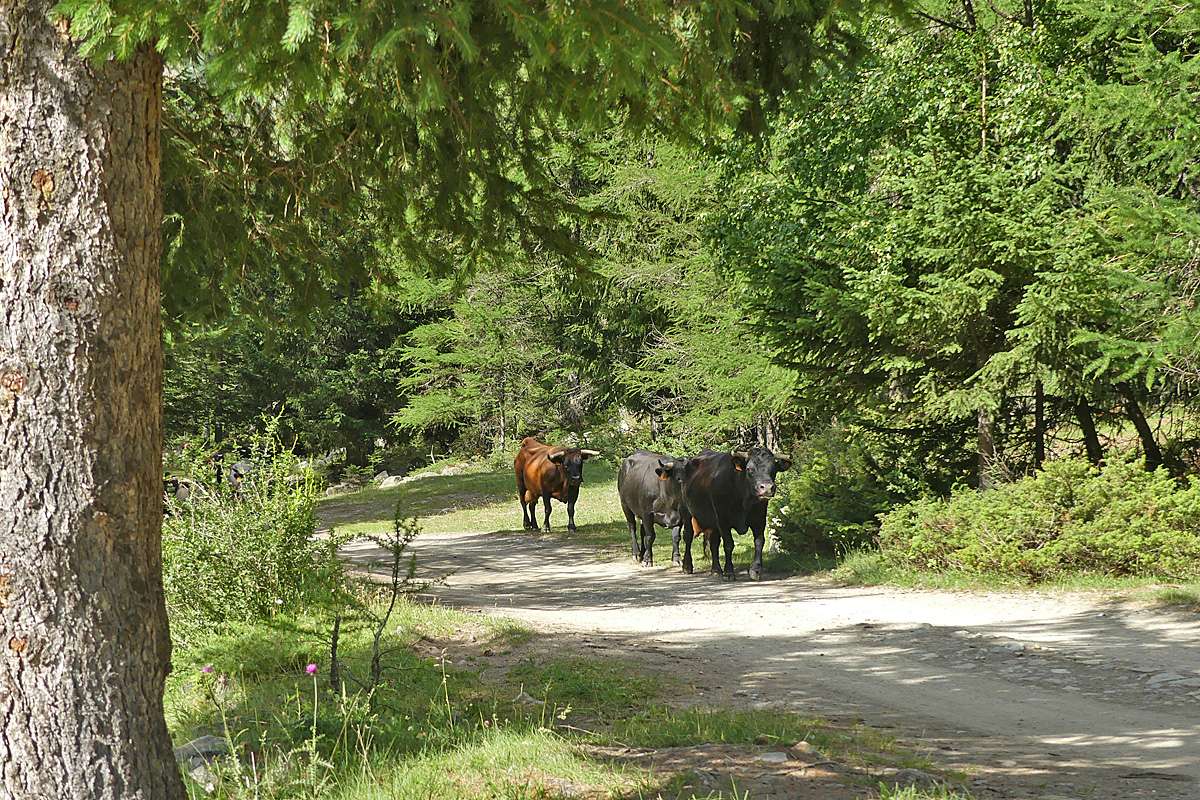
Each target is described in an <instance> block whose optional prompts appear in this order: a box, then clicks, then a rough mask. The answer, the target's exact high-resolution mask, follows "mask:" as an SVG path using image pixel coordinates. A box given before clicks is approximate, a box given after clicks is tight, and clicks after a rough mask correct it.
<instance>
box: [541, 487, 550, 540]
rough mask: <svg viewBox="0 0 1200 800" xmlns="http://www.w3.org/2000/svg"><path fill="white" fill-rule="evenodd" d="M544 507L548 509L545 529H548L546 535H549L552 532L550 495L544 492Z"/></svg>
mask: <svg viewBox="0 0 1200 800" xmlns="http://www.w3.org/2000/svg"><path fill="white" fill-rule="evenodd" d="M542 505H543V506H544V507H545V509H546V522H545V526H544V527H545V529H546V533H549V532H550V493H549V492H542Z"/></svg>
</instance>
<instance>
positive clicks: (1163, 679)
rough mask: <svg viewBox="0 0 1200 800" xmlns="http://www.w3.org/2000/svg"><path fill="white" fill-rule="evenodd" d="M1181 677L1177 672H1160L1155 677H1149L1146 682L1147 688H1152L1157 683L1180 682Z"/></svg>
mask: <svg viewBox="0 0 1200 800" xmlns="http://www.w3.org/2000/svg"><path fill="white" fill-rule="evenodd" d="M1181 680H1183V676H1182V675H1180V674H1179V673H1178V672H1160V673H1158V674H1157V675H1151V676H1150V680H1148V681H1146V685H1147V686H1154V685H1155V684H1159V683H1167V682H1169V681H1181Z"/></svg>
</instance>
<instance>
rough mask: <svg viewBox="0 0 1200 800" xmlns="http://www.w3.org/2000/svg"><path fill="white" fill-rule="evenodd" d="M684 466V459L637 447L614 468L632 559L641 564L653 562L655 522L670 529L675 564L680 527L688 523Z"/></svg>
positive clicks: (651, 563) (650, 564)
mask: <svg viewBox="0 0 1200 800" xmlns="http://www.w3.org/2000/svg"><path fill="white" fill-rule="evenodd" d="M686 468H687V460H686V459H682V458H675V457H674V456H667V455H663V454H662V453H652V452H650V451H648V450H638V451H636V452H634V453H633V454H632V455H630V456H628V457H626V458H625V460H624V461H622V462H621V469H620V470H618V471H617V495H618V497H620V499H621V511H623V512H624V513H625V521H626V523H628V525H629V537H630V538H631V539H632V540H633V560H634V561H637V562H638V563H640V564H642V565H643V566H646V567H650V566H653V565H654V525H655V523H657V524H659V525H662V526H663V527H664V528H670V529H671V541H672V543H673V545H674V546H673V547H672V548H671V562H672V563H675V564H677V563H679V533H680V527H681V526H682V525H684V524H691V523H690V522H687V517H688V515H687V508H686V507H685V506H684V504H683V487H682V486H681V484H680V478H681V477H682V476H683V473H684V470H685V469H686ZM639 522H640V523H641V528H642V531H641V536H640V537H639V536H638V523H639Z"/></svg>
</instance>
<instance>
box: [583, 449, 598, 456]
mask: <svg viewBox="0 0 1200 800" xmlns="http://www.w3.org/2000/svg"><path fill="white" fill-rule="evenodd" d="M579 452H580V454H581V455H585V456H598V455H600V451H599V450H580V451H579Z"/></svg>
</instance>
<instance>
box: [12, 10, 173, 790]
mask: <svg viewBox="0 0 1200 800" xmlns="http://www.w3.org/2000/svg"><path fill="white" fill-rule="evenodd" d="M51 5H52V3H50V2H47V1H46V0H32V2H19V3H16V4H15V5H13V4H8V5H6V6H5V7H4V9H3V10H2V11H0V218H2V220H3V221H2V223H0V315H2V318H3V322H4V324H3V325H0V513H2V514H3V515H4V521H3V527H2V528H0V535H2V536H3V548H2V550H0V621H2V622H3V631H2V633H0V796H2V797H20V798H28V800H34V799H35V798H36V799H37V800H60V798H73V799H74V798H88V799H90V800H108V799H109V798H112V800H117V798H120V800H129V799H130V798H144V799H145V800H151V798H167V799H168V800H173V799H174V798H182V797H183V796H184V790H183V785H182V782H181V780H180V776H179V769H178V767H177V766H176V765H175V761H174V758H173V757H172V753H171V742H170V739H169V737H168V735H167V728H166V724H165V722H164V719H163V705H162V695H163V683H164V680H165V678H166V674H167V671H168V669H169V666H170V639H169V637H168V634H167V617H166V608H165V605H164V602H163V587H162V575H161V553H160V534H161V526H162V466H161V464H162V452H161V450H162V444H161V440H162V363H161V362H162V344H161V340H160V331H159V284H158V280H159V278H158V276H159V260H160V256H161V235H160V224H161V219H162V203H161V187H160V184H159V107H160V92H161V86H162V80H161V74H162V66H161V63H160V61H159V59H158V57H157V56H156V55H154V54H153V53H151V52H142V53H140V54H139V55H137V56H136V57H135V58H133V59H131V60H130V61H128V62H126V63H123V64H119V65H118V64H107V65H101V66H93V65H89V64H88V63H86V62H85V61H84V60H83V59H81V58H80V57H79V56H78V55H77V53H76V50H75V47H74V46H73V44H72V43H71V42H70V41H69V38H68V34H67V27H66V24H65V23H52V22H51V21H50V18H49V16H48V14H49V8H50V6H51Z"/></svg>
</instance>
